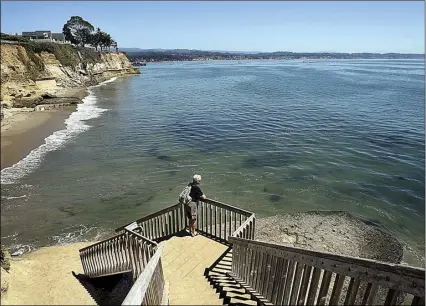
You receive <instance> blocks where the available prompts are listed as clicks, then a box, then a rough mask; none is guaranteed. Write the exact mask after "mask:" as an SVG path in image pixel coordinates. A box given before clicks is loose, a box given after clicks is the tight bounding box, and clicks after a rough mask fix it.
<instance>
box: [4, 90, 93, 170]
mask: <svg viewBox="0 0 426 306" xmlns="http://www.w3.org/2000/svg"><path fill="white" fill-rule="evenodd" d="M54 94H55V96H56V98H53V99H47V100H44V102H45V103H46V104H52V103H61V102H65V103H67V102H70V99H71V100H73V101H75V100H76V99H77V102H78V100H82V99H83V98H84V97H86V96H87V95H88V92H87V89H86V88H56V89H55V90H54ZM75 110H76V106H75V105H71V106H61V107H57V108H51V109H46V110H44V111H28V110H26V109H19V108H14V109H6V110H4V112H5V114H6V115H5V118H4V119H3V120H2V121H1V169H4V168H6V167H10V166H12V165H14V164H15V163H17V162H18V161H20V160H21V159H23V158H24V157H25V156H27V155H28V154H29V153H30V152H31V151H32V150H34V149H36V148H38V147H39V146H40V145H42V144H43V143H44V139H45V138H46V137H48V136H50V135H52V134H53V133H54V132H56V131H59V130H62V129H65V128H66V125H65V120H66V119H67V118H68V117H69V116H70V114H71V113H72V112H74V111H75Z"/></svg>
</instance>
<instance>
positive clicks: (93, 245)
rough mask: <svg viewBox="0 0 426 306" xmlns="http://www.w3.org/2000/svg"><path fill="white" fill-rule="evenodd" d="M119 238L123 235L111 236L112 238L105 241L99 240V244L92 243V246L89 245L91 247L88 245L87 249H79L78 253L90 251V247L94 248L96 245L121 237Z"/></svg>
mask: <svg viewBox="0 0 426 306" xmlns="http://www.w3.org/2000/svg"><path fill="white" fill-rule="evenodd" d="M121 236H123V234H118V235H115V236H112V237H110V238H107V239H105V240H101V241H99V242H96V243H94V244H91V245H89V246H87V247H84V248H82V249H80V252H81V251H85V250H88V249H90V248H92V247H95V246H97V245H100V244H103V243H105V242H108V241H110V240H114V239H115V238H118V237H121Z"/></svg>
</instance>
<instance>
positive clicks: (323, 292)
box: [317, 271, 333, 305]
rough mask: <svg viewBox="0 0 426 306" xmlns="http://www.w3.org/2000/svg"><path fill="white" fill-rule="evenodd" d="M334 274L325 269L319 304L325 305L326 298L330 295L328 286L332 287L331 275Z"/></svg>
mask: <svg viewBox="0 0 426 306" xmlns="http://www.w3.org/2000/svg"><path fill="white" fill-rule="evenodd" d="M332 275H333V273H332V272H330V271H324V274H323V276H322V282H321V287H320V291H319V294H318V298H317V305H325V302H326V298H327V295H328V288H329V287H330V281H331V276H332Z"/></svg>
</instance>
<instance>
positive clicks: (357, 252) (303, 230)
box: [255, 211, 404, 263]
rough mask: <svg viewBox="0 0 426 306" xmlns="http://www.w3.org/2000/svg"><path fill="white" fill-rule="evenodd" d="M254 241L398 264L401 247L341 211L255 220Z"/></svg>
mask: <svg viewBox="0 0 426 306" xmlns="http://www.w3.org/2000/svg"><path fill="white" fill-rule="evenodd" d="M255 239H256V240H261V241H265V242H273V243H279V244H284V245H290V246H295V247H300V248H305V249H309V250H313V251H322V252H330V253H334V254H341V255H348V256H354V257H361V258H368V259H374V260H380V261H385V262H391V263H400V262H401V260H402V257H403V252H404V249H403V246H402V244H401V243H400V242H399V241H398V240H397V239H396V238H395V237H393V236H392V235H390V234H388V233H386V232H384V231H383V230H381V229H380V228H379V227H377V226H376V225H374V224H373V223H372V222H369V221H368V220H363V219H360V218H357V217H355V216H353V215H351V214H349V213H347V212H344V211H318V212H317V211H314V212H306V213H292V214H285V215H279V216H273V217H268V218H262V219H258V220H256V237H255Z"/></svg>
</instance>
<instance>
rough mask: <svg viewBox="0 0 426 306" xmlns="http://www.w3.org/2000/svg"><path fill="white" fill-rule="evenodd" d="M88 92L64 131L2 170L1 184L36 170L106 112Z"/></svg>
mask: <svg viewBox="0 0 426 306" xmlns="http://www.w3.org/2000/svg"><path fill="white" fill-rule="evenodd" d="M116 79H117V78H116V77H114V78H112V79H110V80H107V81H105V82H102V83H100V84H99V85H96V86H93V87H97V86H102V85H105V84H107V83H110V82H113V81H115V80H116ZM88 91H89V95H88V96H87V97H85V98H84V99H83V103H82V104H78V105H77V110H76V111H75V112H73V113H72V114H71V115H70V116H69V118H68V119H66V120H65V125H66V129H63V130H60V131H56V132H54V133H53V134H52V135H50V136H48V137H46V138H45V139H44V141H45V143H44V144H42V145H41V146H39V147H38V148H36V149H34V150H32V151H31V152H30V153H29V154H28V155H27V156H26V157H25V158H24V159H22V160H20V161H19V162H17V163H16V164H14V165H13V166H11V167H8V168H4V169H3V170H2V171H1V184H5V185H6V184H14V183H16V182H17V181H18V180H19V179H21V178H23V177H24V176H26V175H27V174H29V173H31V172H33V171H34V170H35V169H37V168H38V166H39V165H40V163H41V162H42V160H43V158H44V156H45V155H46V154H47V153H48V152H50V151H54V150H58V149H60V148H61V147H63V146H64V145H65V144H66V143H67V142H68V141H69V140H70V139H72V138H74V137H76V136H77V135H78V134H80V133H82V132H84V131H86V130H88V129H90V126H89V125H87V124H85V123H84V121H86V120H89V119H93V118H97V117H99V116H100V115H101V114H102V113H103V112H105V111H107V110H106V109H102V108H99V107H97V106H96V102H97V101H98V98H97V97H96V96H95V94H94V93H93V90H92V87H90V88H89V89H88Z"/></svg>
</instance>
